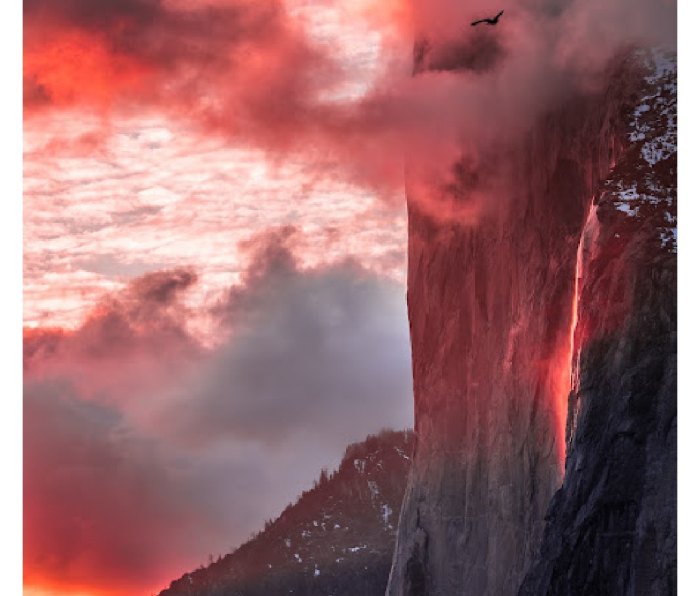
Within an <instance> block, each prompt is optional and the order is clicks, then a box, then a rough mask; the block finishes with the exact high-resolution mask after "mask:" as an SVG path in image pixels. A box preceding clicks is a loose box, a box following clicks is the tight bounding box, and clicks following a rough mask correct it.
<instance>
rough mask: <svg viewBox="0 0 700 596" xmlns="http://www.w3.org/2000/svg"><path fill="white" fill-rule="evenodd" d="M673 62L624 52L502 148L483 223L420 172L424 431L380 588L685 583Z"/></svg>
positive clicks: (414, 317)
mask: <svg viewBox="0 0 700 596" xmlns="http://www.w3.org/2000/svg"><path fill="white" fill-rule="evenodd" d="M421 59H424V55H423V54H421ZM673 63H674V58H673V56H672V55H670V54H668V53H665V52H663V51H660V50H654V51H648V52H647V51H636V52H628V53H626V54H625V55H624V56H622V57H618V58H617V59H615V60H614V61H613V63H612V64H611V66H610V68H609V71H608V72H607V73H606V76H605V81H606V82H605V84H604V85H602V86H601V88H600V89H597V90H595V91H591V92H589V93H585V94H578V95H576V96H574V97H571V98H569V99H568V101H567V102H566V103H565V105H563V106H562V107H560V108H557V109H556V110H552V111H551V112H550V113H548V114H546V115H544V116H543V117H542V118H540V120H539V121H538V122H537V123H536V125H535V126H534V127H533V128H532V130H531V132H530V133H529V134H527V135H526V136H525V138H524V139H522V140H518V142H516V143H515V144H514V146H513V147H509V148H503V149H502V151H501V152H500V154H499V155H497V156H496V158H495V160H496V161H495V164H496V165H494V166H492V167H493V168H494V169H496V170H500V171H502V172H503V175H504V176H507V177H508V179H509V180H510V181H512V183H511V184H510V189H509V192H508V197H507V199H506V200H501V201H500V202H499V204H498V205H497V206H495V207H493V208H491V209H489V210H487V211H486V212H484V213H482V215H481V218H480V221H479V223H478V225H464V224H461V223H460V222H450V221H449V220H442V221H441V220H439V219H437V218H435V217H434V216H433V215H432V214H431V213H429V212H428V211H427V210H426V209H425V208H424V201H423V200H421V201H418V200H415V196H414V195H412V188H411V186H410V185H407V196H408V210H409V240H408V242H409V270H408V305H409V319H410V325H411V341H412V350H413V375H414V397H415V431H416V447H415V453H414V463H413V467H412V470H411V475H410V480H409V484H408V488H407V492H406V496H405V500H404V504H403V508H402V514H401V520H400V525H399V533H398V539H397V546H396V550H395V554H394V562H393V567H392V572H391V576H390V580H389V585H388V588H387V595H389V596H394V595H403V596H423V595H440V596H456V595H479V596H481V595H493V596H504V595H508V594H517V593H520V594H521V595H535V594H543V595H544V594H552V595H557V596H559V595H564V594H572V595H573V594H577V595H579V594H591V595H592V594H615V595H617V594H671V593H673V586H674V585H675V584H674V581H675V580H674V577H675V562H674V561H675V532H676V529H675V463H674V462H675V412H676V410H675V360H674V358H675V356H674V354H675V335H674V334H675V253H674V246H675V235H674V234H675V222H676V220H675V67H674V65H673ZM454 172H455V183H454V184H453V185H452V187H451V188H450V189H448V190H449V191H450V192H452V193H453V195H454V197H453V198H454V200H465V201H468V200H469V195H470V192H469V191H470V188H469V185H470V184H474V185H477V186H478V184H479V182H478V172H477V173H474V174H473V175H469V174H470V172H469V169H468V164H465V163H459V162H458V163H456V164H455V166H454ZM459 193H462V195H460V194H459ZM592 205H593V206H592ZM572 389H573V390H572ZM564 462H566V464H565V470H564ZM560 487H561V488H560ZM545 520H546V521H545ZM545 524H546V525H545ZM523 582H524V583H523ZM521 585H522V587H521Z"/></svg>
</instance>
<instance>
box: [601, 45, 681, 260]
mask: <svg viewBox="0 0 700 596" xmlns="http://www.w3.org/2000/svg"><path fill="white" fill-rule="evenodd" d="M635 58H636V59H637V60H638V61H639V62H640V65H641V67H642V68H643V69H644V70H645V71H646V72H648V73H649V74H648V75H647V76H645V77H643V80H644V81H645V82H646V85H645V86H644V87H643V89H642V93H641V96H640V97H639V99H638V100H637V101H638V103H637V105H636V107H635V108H634V109H633V110H632V111H631V116H630V121H629V133H628V135H629V136H628V138H629V140H630V141H631V143H632V148H633V151H632V152H631V153H630V157H629V158H628V159H627V160H626V161H625V160H623V161H622V162H620V163H618V164H616V166H615V168H614V169H613V172H612V175H611V177H610V179H609V180H608V181H607V182H606V184H605V190H604V193H603V194H602V199H603V200H606V199H607V200H609V201H611V203H612V205H613V206H614V207H615V209H616V210H618V211H620V212H622V213H624V214H625V215H627V216H628V217H631V218H639V217H642V218H645V219H648V220H650V221H654V222H655V223H656V224H657V225H658V232H659V233H658V238H659V242H660V244H661V246H662V248H665V249H667V250H670V251H672V252H676V251H677V239H678V230H677V218H676V153H677V122H676V105H677V100H676V91H677V83H676V55H675V52H673V51H671V50H666V49H662V48H654V49H651V50H640V51H639V52H637V53H636V56H635ZM657 214H659V215H657Z"/></svg>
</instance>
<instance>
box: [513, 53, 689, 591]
mask: <svg viewBox="0 0 700 596" xmlns="http://www.w3.org/2000/svg"><path fill="white" fill-rule="evenodd" d="M638 58H639V59H640V60H641V62H642V64H643V65H644V66H645V67H646V68H647V69H648V72H647V74H646V76H645V77H644V79H643V84H642V86H641V89H640V92H639V93H638V95H637V100H636V105H635V106H634V108H633V110H632V112H631V114H630V117H629V127H630V128H629V139H630V141H631V145H630V146H629V147H628V148H627V149H626V151H625V152H624V154H622V155H621V156H620V158H619V160H617V162H616V164H615V167H614V168H613V169H612V171H611V172H610V175H609V177H608V179H607V180H606V181H605V183H604V185H603V187H602V189H601V190H600V192H599V193H598V194H597V195H596V197H595V201H594V203H595V204H594V205H593V207H592V209H591V212H590V217H589V218H588V221H587V224H586V227H585V229H584V234H583V241H582V247H581V253H580V254H581V258H580V264H579V285H580V288H579V296H578V317H577V324H576V329H575V333H574V342H573V347H574V359H573V365H574V366H573V373H574V374H573V391H572V394H571V401H570V409H569V424H568V441H569V442H568V453H567V459H566V475H565V479H564V484H563V487H562V488H561V490H559V491H558V492H557V494H556V495H555V497H554V499H553V500H552V503H551V506H550V512H549V515H548V519H547V527H546V530H545V537H544V541H543V545H542V550H541V555H540V557H539V559H538V561H537V562H536V564H535V565H534V566H533V567H532V569H531V570H530V572H529V573H528V575H527V579H526V581H525V582H524V584H523V586H522V589H521V590H520V592H519V594H520V596H535V595H537V596H539V595H542V596H545V595H548V594H556V595H557V596H569V595H570V596H574V595H576V596H579V595H593V594H596V595H598V594H616V595H618V594H619V595H627V594H629V595H632V594H634V595H650V596H651V595H653V596H661V595H667V594H675V593H676V254H675V252H676V122H675V113H676V69H675V57H674V55H673V54H670V53H666V52H662V51H659V50H655V51H653V52H643V53H640V54H638Z"/></svg>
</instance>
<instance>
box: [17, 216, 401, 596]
mask: <svg viewBox="0 0 700 596" xmlns="http://www.w3.org/2000/svg"><path fill="white" fill-rule="evenodd" d="M294 239H295V232H294V230H293V229H291V228H286V229H281V230H277V231H274V232H271V233H269V234H266V235H262V236H258V237H255V238H253V239H251V241H250V242H249V243H247V247H244V249H246V250H250V251H252V253H253V254H254V255H255V258H254V259H253V263H252V265H251V266H250V268H249V270H248V271H247V272H246V275H245V276H244V283H243V284H242V285H240V286H236V287H233V288H231V291H230V293H229V295H228V297H227V298H226V300H224V301H223V302H222V303H221V304H220V305H219V307H218V308H217V309H216V310H215V312H214V313H213V315H214V316H216V317H217V320H218V321H219V322H220V327H219V329H220V334H221V335H220V337H219V338H218V342H217V345H216V347H213V348H205V347H202V346H201V345H199V344H198V343H197V342H196V341H195V340H194V339H193V338H192V337H191V336H189V334H188V333H187V331H186V323H187V318H188V315H189V313H188V311H187V309H186V308H185V306H184V305H183V302H184V301H183V297H184V294H185V293H186V292H187V291H189V289H190V288H191V287H192V286H193V284H195V283H196V281H195V280H196V277H195V275H194V273H193V272H192V271H190V270H187V269H178V270H173V271H161V272H157V273H154V274H149V275H146V276H143V277H141V278H138V279H136V280H134V281H133V282H132V283H131V285H130V286H129V287H128V288H127V289H126V290H124V291H122V292H119V293H117V294H115V295H112V296H109V297H106V298H105V299H104V300H103V301H102V302H101V304H100V305H99V306H98V307H96V309H95V311H94V312H93V313H92V315H91V316H90V317H89V318H88V320H87V321H86V322H85V324H84V325H83V326H82V327H80V328H79V329H77V330H76V331H74V332H65V331H60V330H54V331H51V330H44V331H37V332H31V333H28V334H27V336H26V337H25V369H26V370H25V401H24V404H25V411H24V424H25V438H24V440H25V494H26V501H25V557H26V567H25V572H26V574H27V579H28V581H29V582H30V583H31V581H32V580H33V581H36V582H37V583H44V584H47V583H49V584H56V585H63V586H67V585H80V584H82V585H85V584H90V585H92V586H97V587H99V586H102V587H105V588H118V589H119V590H121V591H122V593H127V592H128V593H136V592H138V591H145V590H146V589H149V590H152V591H155V589H157V588H158V587H161V586H162V585H164V583H165V582H166V580H167V579H171V578H172V577H175V576H177V575H179V574H180V573H182V572H183V571H185V570H186V569H188V568H192V567H194V566H196V565H198V564H199V563H201V562H204V561H205V560H206V556H207V555H208V554H209V553H213V554H218V553H219V552H225V551H228V550H229V549H230V548H231V547H232V546H233V545H235V544H237V543H239V542H240V541H242V540H243V539H245V538H246V537H247V535H248V533H249V532H251V531H253V530H256V529H258V528H259V527H260V526H261V525H262V523H263V520H264V519H265V518H269V517H271V516H273V515H275V514H277V513H279V512H280V511H281V510H282V508H283V507H284V506H285V505H286V504H287V503H288V502H289V501H291V500H292V499H293V498H294V497H295V496H296V495H297V494H299V493H300V492H301V490H303V489H305V488H307V487H308V485H309V484H310V483H311V482H312V480H313V479H314V478H315V477H316V476H317V474H318V470H319V469H321V467H328V466H333V465H335V464H336V463H337V461H338V459H339V457H340V455H341V454H342V452H343V450H344V448H345V446H346V445H347V443H348V442H350V441H352V440H356V439H359V438H362V437H363V436H364V435H365V434H367V433H369V432H373V431H377V430H379V429H380V428H382V427H383V426H394V427H402V426H409V425H410V424H411V421H412V415H411V408H412V406H411V401H412V400H411V397H410V390H411V387H410V386H411V377H410V358H409V344H408V330H407V320H406V312H405V302H404V296H403V290H402V288H401V287H400V286H398V285H397V284H394V283H392V282H387V281H385V280H382V279H380V278H378V277H376V276H374V275H372V274H370V273H368V272H367V271H365V270H363V269H362V268H360V267H359V266H358V265H356V264H354V263H351V262H347V263H341V264H337V265H335V266H329V267H323V268H320V269H313V270H301V269H300V268H299V266H298V264H297V263H296V260H295V259H294V258H293V256H292V252H291V247H292V246H293V244H294ZM137 588H138V589H137Z"/></svg>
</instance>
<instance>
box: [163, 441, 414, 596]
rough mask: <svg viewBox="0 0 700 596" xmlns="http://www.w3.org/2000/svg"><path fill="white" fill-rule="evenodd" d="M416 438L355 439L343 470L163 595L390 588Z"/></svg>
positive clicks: (352, 595)
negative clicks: (401, 511) (253, 534)
mask: <svg viewBox="0 0 700 596" xmlns="http://www.w3.org/2000/svg"><path fill="white" fill-rule="evenodd" d="M412 443H413V436H412V433H410V432H408V431H406V432H392V431H385V432H382V433H380V434H379V435H376V436H370V437H368V438H367V439H366V440H365V441H364V442H362V443H356V444H353V445H351V446H349V447H348V448H347V450H346V453H345V455H344V457H343V460H342V462H341V464H340V467H339V468H338V471H337V472H335V473H333V474H332V475H330V476H327V475H326V474H325V473H322V474H321V477H320V479H319V481H318V482H317V484H316V486H315V487H314V488H313V489H311V490H309V491H307V492H305V493H304V494H303V495H302V496H301V497H300V499H299V500H298V501H297V502H296V503H295V504H294V505H290V506H289V507H287V508H286V509H285V510H284V511H283V512H282V514H281V515H280V516H279V518H277V519H276V520H275V521H273V522H270V523H268V524H266V527H265V529H264V530H263V531H262V532H260V533H259V534H258V535H257V536H256V537H255V538H253V539H252V540H250V541H249V542H247V543H246V544H244V545H242V546H241V547H240V548H238V549H237V550H235V551H234V552H233V553H231V554H229V555H227V556H225V557H223V558H222V559H220V560H219V561H217V562H215V563H212V564H211V565H209V566H208V567H207V568H204V569H200V570H197V571H193V572H191V573H186V574H185V575H183V576H182V577H181V578H180V579H178V580H176V581H174V582H172V584H171V585H170V587H169V588H168V589H167V590H164V591H162V592H161V596H184V595H188V596H219V595H221V596H223V595H224V594H225V595H227V596H234V595H237V596H263V595H266V596H275V595H277V594H304V595H307V596H314V595H319V596H329V595H330V594H332V595H333V596H357V595H358V594H363V595H367V596H373V595H377V596H379V595H381V594H384V589H385V586H386V581H387V578H388V576H389V568H390V566H391V555H392V552H393V548H394V540H395V536H396V529H395V528H396V526H397V522H398V516H399V510H400V508H401V501H402V498H403V493H404V488H405V485H406V477H407V474H408V469H409V466H410V461H411V460H410V456H411V453H412Z"/></svg>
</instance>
